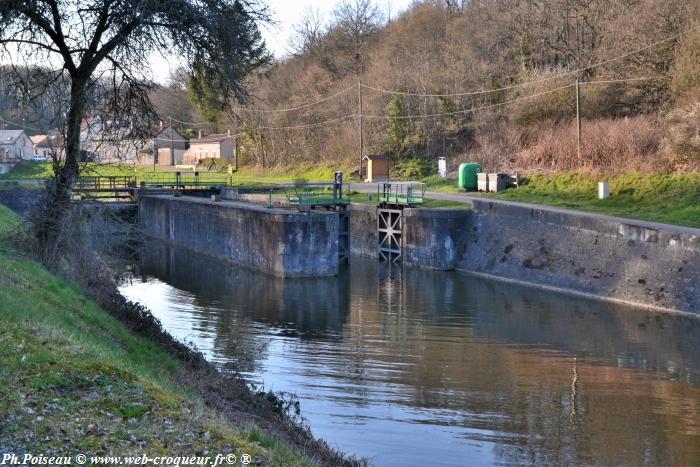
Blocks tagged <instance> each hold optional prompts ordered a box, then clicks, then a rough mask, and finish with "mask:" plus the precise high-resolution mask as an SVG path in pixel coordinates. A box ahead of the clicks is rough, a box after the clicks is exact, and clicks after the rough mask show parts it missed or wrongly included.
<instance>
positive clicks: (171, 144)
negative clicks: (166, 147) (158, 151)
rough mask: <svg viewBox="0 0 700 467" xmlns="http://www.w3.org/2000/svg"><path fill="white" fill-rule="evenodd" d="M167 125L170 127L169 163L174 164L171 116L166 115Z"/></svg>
mask: <svg viewBox="0 0 700 467" xmlns="http://www.w3.org/2000/svg"><path fill="white" fill-rule="evenodd" d="M168 126H169V127H170V165H175V149H174V146H175V145H174V144H173V136H174V135H173V117H168Z"/></svg>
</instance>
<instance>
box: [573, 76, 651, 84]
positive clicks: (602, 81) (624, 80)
mask: <svg viewBox="0 0 700 467" xmlns="http://www.w3.org/2000/svg"><path fill="white" fill-rule="evenodd" d="M658 79H663V77H662V76H649V77H643V78H621V79H603V80H597V81H581V82H580V83H579V84H581V85H582V86H585V85H587V84H611V83H630V82H634V81H653V80H658Z"/></svg>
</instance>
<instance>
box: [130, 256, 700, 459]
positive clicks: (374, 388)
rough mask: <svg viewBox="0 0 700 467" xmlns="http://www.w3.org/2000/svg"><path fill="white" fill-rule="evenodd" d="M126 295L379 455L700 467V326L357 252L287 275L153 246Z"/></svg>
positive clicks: (331, 438) (336, 435)
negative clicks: (325, 269) (330, 269)
mask: <svg viewBox="0 0 700 467" xmlns="http://www.w3.org/2000/svg"><path fill="white" fill-rule="evenodd" d="M121 291H122V292H123V293H124V295H126V296H127V297H128V298H130V299H132V300H134V301H138V302H141V303H142V304H144V305H146V306H147V307H149V308H150V309H151V310H152V311H153V313H154V314H155V315H156V316H157V317H158V318H159V319H160V320H161V321H162V323H163V325H164V326H165V328H166V329H167V330H168V331H170V332H171V333H172V334H173V335H175V336H176V337H178V338H181V339H183V340H186V341H191V342H193V343H195V344H196V345H197V347H198V348H199V349H201V350H202V351H203V352H204V353H205V355H206V356H207V357H208V358H209V359H210V360H212V361H213V362H216V363H217V364H218V365H220V366H221V367H222V368H226V367H227V366H229V365H233V366H235V367H237V368H239V369H241V370H242V372H243V373H244V374H245V375H246V376H247V377H248V378H249V379H250V380H251V381H253V382H255V383H256V384H258V385H259V386H261V387H264V388H265V389H270V390H273V391H280V392H289V393H294V394H296V395H297V396H298V398H299V401H300V402H301V410H302V414H303V416H304V417H306V419H307V420H308V422H309V424H310V426H311V429H312V431H313V433H314V434H315V435H316V436H319V437H322V438H324V439H326V440H327V441H328V442H329V443H330V444H331V445H333V446H335V447H337V448H339V449H341V450H343V451H345V452H348V453H352V454H354V455H356V456H365V457H367V458H368V459H369V460H370V461H371V462H372V463H374V464H375V465H380V466H393V465H454V466H464V465H513V464H523V463H526V464H548V465H571V464H579V465H580V464H586V465H590V464H608V465H609V464H626V465H644V464H646V465H669V464H675V465H698V464H699V463H700V320H698V319H695V318H688V317H683V316H675V315H669V314H657V313H651V312H646V311H640V310H633V309H629V308H620V307H615V306H612V305H609V304H603V303H599V302H595V301H587V300H579V299H574V298H571V297H567V296H560V295H554V294H551V293H545V292H541V291H538V290H534V289H530V288H523V287H517V286H514V285H510V284H503V283H499V282H492V281H488V280H482V279H477V278H474V277H470V276H467V275H463V274H460V273H449V272H435V271H426V270H418V269H410V268H407V267H403V268H401V267H396V266H389V265H386V264H380V263H378V262H377V261H375V260H372V259H364V258H352V260H351V261H350V265H349V267H347V268H346V269H345V270H344V271H343V272H342V274H341V275H340V276H339V277H336V278H328V279H296V280H282V279H278V278H274V277H271V276H268V275H265V274H261V273H257V272H254V271H250V270H247V269H242V268H237V267H234V266H231V265H228V264H225V263H223V262H219V261H217V260H214V259H211V258H207V257H203V256H199V255H197V254H195V253H192V252H190V251H187V250H184V249H176V248H172V247H167V246H164V245H162V244H152V245H151V244H149V245H147V246H146V247H145V248H143V250H142V251H141V255H140V259H139V260H138V265H136V266H135V268H134V273H133V275H131V276H130V277H127V278H126V279H125V280H124V282H123V284H122V286H121Z"/></svg>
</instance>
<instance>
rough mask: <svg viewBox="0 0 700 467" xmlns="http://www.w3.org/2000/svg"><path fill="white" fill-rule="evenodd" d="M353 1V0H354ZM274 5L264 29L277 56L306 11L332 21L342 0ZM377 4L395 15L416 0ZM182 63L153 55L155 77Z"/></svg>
mask: <svg viewBox="0 0 700 467" xmlns="http://www.w3.org/2000/svg"><path fill="white" fill-rule="evenodd" d="M350 1H352V0H350ZM261 3H265V4H267V5H268V6H269V8H270V13H271V15H272V19H273V21H274V22H275V24H274V25H263V26H262V28H261V32H262V35H263V38H264V39H265V43H266V44H267V47H268V49H270V50H271V51H272V53H273V54H274V55H275V57H283V56H284V55H287V54H288V43H289V39H290V38H291V36H292V33H293V30H294V25H295V24H298V23H299V22H300V21H301V19H302V18H303V16H304V13H305V12H306V11H307V10H308V9H309V8H313V9H314V10H317V11H319V12H320V13H321V17H322V18H323V19H324V20H325V21H328V20H329V19H330V18H331V15H332V12H333V9H334V8H335V6H336V5H337V4H338V3H340V1H339V0H261ZM376 3H377V5H379V8H380V9H381V10H382V11H383V13H384V15H385V16H386V15H387V12H390V14H391V17H395V16H396V15H397V14H398V13H400V12H402V11H404V10H405V9H406V7H408V6H409V5H410V4H411V3H412V0H376ZM177 67H178V60H177V59H176V58H174V57H169V58H164V57H161V56H154V57H153V65H152V68H153V69H152V71H153V77H154V78H155V79H156V81H158V82H161V83H165V82H167V80H168V76H169V75H170V73H171V71H172V70H174V69H176V68H177Z"/></svg>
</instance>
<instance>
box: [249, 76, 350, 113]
mask: <svg viewBox="0 0 700 467" xmlns="http://www.w3.org/2000/svg"><path fill="white" fill-rule="evenodd" d="M357 86H359V83H355V84H353V85H352V86H350V87H349V88H346V89H343V90H342V91H338V92H336V93H335V94H331V95H330V96H328V97H324V98H322V99H319V100H317V101H315V102H310V103H308V104H303V105H300V106H297V107H288V108H286V109H274V110H264V109H247V108H246V109H245V111H247V112H257V113H282V112H292V111H294V110H301V109H306V108H308V107H313V106H314V105H318V104H321V103H323V102H326V101H328V100H330V99H333V98H335V97H338V96H341V95H343V94H345V93H347V92H349V91H352V90H353V89H355V88H356V87H357Z"/></svg>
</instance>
